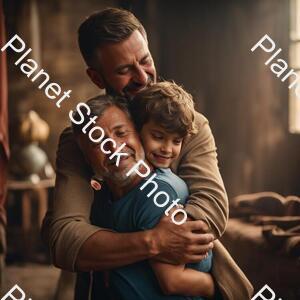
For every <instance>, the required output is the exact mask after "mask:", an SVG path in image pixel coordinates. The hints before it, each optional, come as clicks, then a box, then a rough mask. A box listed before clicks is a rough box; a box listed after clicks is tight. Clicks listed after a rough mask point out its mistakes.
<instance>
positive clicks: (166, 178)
mask: <svg viewBox="0 0 300 300" xmlns="http://www.w3.org/2000/svg"><path fill="white" fill-rule="evenodd" d="M155 173H156V174H157V175H156V177H155V180H156V181H157V182H159V181H160V182H163V183H167V184H168V185H169V186H171V187H172V189H174V191H175V192H176V193H177V194H178V196H179V197H181V198H183V199H184V198H186V197H187V195H188V193H189V192H188V187H187V185H186V183H185V182H184V181H183V180H182V179H181V178H180V177H179V176H178V175H176V174H175V173H173V172H172V170H171V169H170V168H156V169H155Z"/></svg>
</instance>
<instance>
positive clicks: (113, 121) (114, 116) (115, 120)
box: [96, 106, 133, 130]
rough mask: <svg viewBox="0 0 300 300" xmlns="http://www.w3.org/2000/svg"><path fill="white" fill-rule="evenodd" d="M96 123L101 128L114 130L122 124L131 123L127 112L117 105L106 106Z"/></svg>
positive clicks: (127, 124) (130, 124) (129, 124)
mask: <svg viewBox="0 0 300 300" xmlns="http://www.w3.org/2000/svg"><path fill="white" fill-rule="evenodd" d="M96 123H97V124H98V125H99V126H101V127H103V129H104V130H105V129H108V130H116V129H119V128H121V127H124V126H132V125H133V123H132V121H131V119H130V118H129V116H128V114H127V112H125V111H123V110H121V109H120V108H119V107H117V106H111V107H109V108H107V109H106V110H105V111H104V113H103V114H102V116H99V117H98V119H97V120H96Z"/></svg>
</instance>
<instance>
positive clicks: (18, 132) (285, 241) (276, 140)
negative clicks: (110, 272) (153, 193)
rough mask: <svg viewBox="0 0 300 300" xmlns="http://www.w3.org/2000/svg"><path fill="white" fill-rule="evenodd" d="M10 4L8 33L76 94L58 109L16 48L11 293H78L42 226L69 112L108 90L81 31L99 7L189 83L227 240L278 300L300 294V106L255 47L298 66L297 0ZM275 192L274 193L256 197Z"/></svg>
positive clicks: (20, 0) (11, 116)
mask: <svg viewBox="0 0 300 300" xmlns="http://www.w3.org/2000/svg"><path fill="white" fill-rule="evenodd" d="M2 2H3V3H2V7H0V9H1V10H2V12H1V13H2V14H4V17H5V27H3V26H4V24H2V25H1V26H2V29H5V34H6V38H7V39H9V38H11V37H12V36H13V35H14V34H16V33H17V34H18V35H19V36H20V37H22V39H23V40H24V41H25V42H26V45H27V47H31V48H32V49H33V52H32V53H31V54H30V55H29V56H28V57H30V58H34V59H35V60H36V61H37V62H38V63H39V66H40V67H41V68H43V69H44V70H45V71H46V72H47V73H48V74H49V75H50V78H51V81H52V82H57V83H59V84H60V85H61V87H62V89H63V90H69V89H71V90H72V94H71V97H70V99H69V100H67V101H66V102H64V103H63V105H62V107H61V108H57V107H56V106H55V102H53V101H51V100H50V99H48V98H47V97H46V96H45V94H44V92H43V90H39V89H38V84H37V83H32V82H31V81H30V79H28V78H27V77H26V76H25V75H24V74H23V73H22V72H21V71H20V69H19V67H17V66H15V65H14V62H15V61H16V60H17V59H18V57H19V56H20V55H19V56H18V55H17V54H16V53H14V52H13V51H8V52H7V70H8V72H7V82H8V84H7V86H8V97H7V99H8V102H7V103H8V124H9V126H8V128H9V142H10V163H9V166H8V168H9V172H8V181H6V189H7V190H8V191H7V196H6V197H5V198H6V210H7V229H6V231H7V245H8V247H7V253H6V264H7V266H6V269H5V272H4V279H3V284H4V287H5V288H4V289H3V290H4V291H5V290H6V291H7V290H8V289H9V288H10V287H11V286H12V285H13V284H15V283H18V284H19V285H20V286H21V287H23V288H24V290H25V291H27V294H28V296H31V298H33V299H54V298H53V297H54V295H55V294H56V296H55V297H56V298H55V299H69V298H68V297H71V296H70V295H71V292H70V291H71V290H72V284H73V283H72V275H71V274H64V276H65V280H66V282H67V284H66V285H65V286H66V287H67V288H65V290H63V291H61V290H59V289H58V288H57V287H58V286H59V287H60V285H58V278H59V276H60V272H59V270H57V269H55V268H54V267H52V266H51V264H50V260H49V256H48V254H47V251H46V249H45V247H44V246H43V245H42V243H41V241H40V238H39V226H40V222H41V219H42V217H43V214H44V212H45V210H46V208H47V203H48V201H52V195H53V184H54V176H55V174H54V171H53V169H54V166H55V155H56V154H55V153H56V147H57V142H58V138H59V135H60V133H61V131H62V130H63V129H64V128H65V127H66V126H68V125H69V117H68V113H69V111H70V110H71V109H74V107H75V106H76V104H77V103H78V102H82V101H85V100H86V99H88V98H90V97H92V96H95V95H96V94H99V93H100V92H102V91H99V89H98V88H96V86H94V85H93V84H92V83H91V82H90V80H89V78H88V77H87V75H86V74H85V64H84V62H83V59H82V58H81V55H80V52H79V49H78V46H77V28H78V27H79V24H80V23H81V22H82V21H83V20H84V18H85V17H86V16H88V15H90V14H91V13H92V12H94V11H96V10H101V9H103V8H106V7H112V6H113V7H122V8H125V9H129V10H131V11H132V12H133V13H134V14H135V15H136V16H137V17H138V18H139V19H140V20H141V22H142V23H143V24H144V26H145V28H146V31H147V33H148V39H149V46H150V50H151V52H152V55H153V58H154V62H155V64H156V68H157V71H158V74H159V75H160V76H161V77H162V78H163V79H171V80H174V81H175V82H176V83H178V84H181V85H183V86H184V87H185V89H186V90H187V91H189V92H190V93H191V94H192V95H193V96H194V100H195V103H196V107H197V110H198V111H199V112H201V113H203V114H204V115H205V116H206V117H207V118H208V120H209V121H210V126H211V128H212V131H213V134H214V137H215V140H216V144H217V147H218V159H219V166H220V171H221V174H222V176H223V179H224V182H225V186H226V189H227V192H228V196H229V200H230V202H231V207H232V209H231V217H232V218H231V220H230V222H229V224H228V229H227V232H226V233H225V235H224V237H223V240H222V241H223V243H224V244H225V245H226V247H227V248H228V249H229V251H230V253H231V254H232V256H233V257H234V258H235V260H236V261H237V262H238V264H239V265H240V266H241V268H242V269H243V271H244V272H245V273H246V275H247V276H248V277H249V279H250V280H251V281H252V283H253V284H254V286H255V289H256V290H258V289H260V288H261V287H262V286H263V285H265V284H268V285H269V286H270V287H271V288H272V289H273V290H274V291H275V292H276V295H277V296H278V297H282V298H284V299H292V300H294V299H300V290H299V286H300V279H299V271H300V264H299V257H300V240H299V232H300V229H299V225H300V221H299V218H300V209H299V207H300V205H299V204H300V201H299V198H298V197H297V196H298V195H300V184H299V182H300V175H299V169H300V154H299V153H300V151H299V149H300V135H299V133H300V126H299V123H300V104H299V102H300V101H299V99H298V102H297V99H296V98H295V96H294V91H293V90H289V89H288V82H287V81H286V82H284V83H283V82H281V80H280V79H279V78H277V77H276V76H275V75H274V74H273V73H272V72H271V70H270V67H269V66H265V61H266V60H267V59H268V58H269V57H270V56H271V54H267V53H265V52H263V51H262V50H261V49H257V50H256V51H254V52H251V51H250V49H251V48H252V47H253V45H254V44H256V43H257V42H258V41H259V40H260V39H261V38H262V37H263V36H264V35H265V34H268V35H269V36H270V37H271V38H272V39H273V40H274V41H275V43H276V49H278V48H282V52H281V53H280V54H279V56H278V58H281V59H284V60H285V61H287V62H288V64H289V67H290V68H293V69H294V70H295V71H296V72H298V68H300V65H297V62H298V61H300V60H299V57H300V51H298V52H299V53H298V52H297V47H298V42H299V41H300V2H299V1H297V0H291V1H289V0H260V1H259V0H255V1H253V0H243V1H242V0H240V1H236V0H227V1H216V0H210V1H208V0H206V1H196V0H187V1H178V2H175V1H170V0H165V1H158V0H151V1H150V0H144V1H137V0H131V1H130V0H127V1H121V0H120V1H112V0H107V1H105V0H102V1H99V0H88V1H74V0H51V1H46V0H43V1H37V0H7V1H5V0H4V1H2ZM0 3H1V2H0ZM3 44H4V41H2V44H1V46H2V45H3ZM1 82H2V84H3V83H4V79H3V78H1ZM2 89H4V87H3V86H2ZM3 103H4V102H2V113H3V111H4V109H3V108H5V104H3ZM36 128H39V129H40V130H37V129H36ZM0 129H1V127H0ZM0 140H1V139H0ZM3 149H4V148H3ZM2 152H3V153H2ZM2 152H1V153H2V157H4V158H5V157H6V156H7V155H6V152H5V151H4V150H2ZM19 157H24V161H25V160H26V161H27V162H28V163H27V165H22V163H21V162H20V161H18V158H19ZM4 158H3V160H4ZM2 170H4V168H3V169H2ZM2 170H1V172H2ZM3 174H4V171H3ZM32 175H34V176H32ZM3 186H4V185H3ZM266 191H267V192H270V193H265V194H254V195H253V193H260V192H266ZM248 194H251V195H248ZM237 196H238V197H237ZM288 196H289V197H288ZM3 223H4V222H3ZM295 228H296V229H295ZM278 236H279V237H278ZM291 238H292V239H291ZM58 290H59V291H58ZM64 293H67V294H68V296H66V294H64ZM61 295H64V296H61ZM59 297H63V298H59ZM70 299H71V298H70Z"/></svg>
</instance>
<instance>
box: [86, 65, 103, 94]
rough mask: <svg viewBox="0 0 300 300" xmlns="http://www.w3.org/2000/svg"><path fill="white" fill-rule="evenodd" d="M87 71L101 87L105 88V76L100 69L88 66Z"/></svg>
mask: <svg viewBox="0 0 300 300" xmlns="http://www.w3.org/2000/svg"><path fill="white" fill-rule="evenodd" d="M86 73H87V75H88V76H89V77H90V79H91V80H92V81H93V83H94V84H96V85H97V86H98V87H99V88H100V89H105V85H104V80H103V77H102V76H101V75H100V74H99V72H98V71H96V70H95V69H93V68H87V69H86Z"/></svg>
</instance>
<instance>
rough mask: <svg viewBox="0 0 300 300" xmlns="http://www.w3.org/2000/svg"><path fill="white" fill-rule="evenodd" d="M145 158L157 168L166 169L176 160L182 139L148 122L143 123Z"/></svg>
mask: <svg viewBox="0 0 300 300" xmlns="http://www.w3.org/2000/svg"><path fill="white" fill-rule="evenodd" d="M140 136H141V140H142V143H143V146H144V151H145V156H146V158H147V159H148V161H149V162H150V163H151V164H152V165H153V166H155V167H157V168H168V167H170V165H171V163H172V162H173V161H174V160H175V159H176V158H178V156H179V153H180V150H181V144H182V140H183V137H180V136H179V135H178V134H176V133H169V132H167V131H166V130H165V129H164V128H163V127H161V126H159V125H158V124H157V123H155V122H153V121H152V120H150V121H149V122H147V123H145V124H144V126H143V128H142V130H141V133H140Z"/></svg>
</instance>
